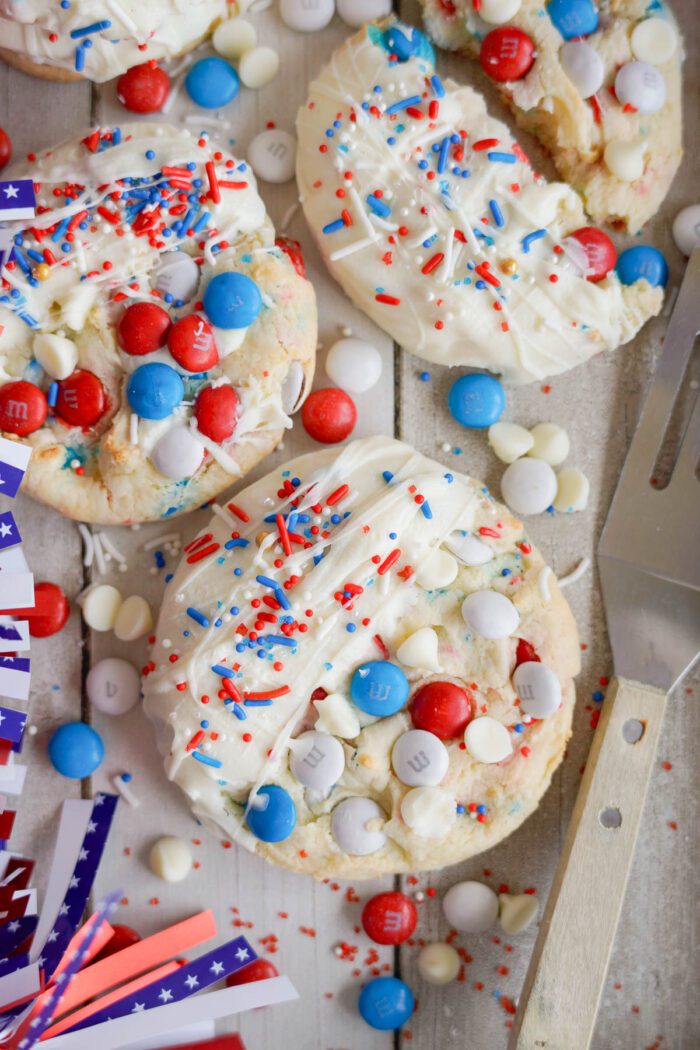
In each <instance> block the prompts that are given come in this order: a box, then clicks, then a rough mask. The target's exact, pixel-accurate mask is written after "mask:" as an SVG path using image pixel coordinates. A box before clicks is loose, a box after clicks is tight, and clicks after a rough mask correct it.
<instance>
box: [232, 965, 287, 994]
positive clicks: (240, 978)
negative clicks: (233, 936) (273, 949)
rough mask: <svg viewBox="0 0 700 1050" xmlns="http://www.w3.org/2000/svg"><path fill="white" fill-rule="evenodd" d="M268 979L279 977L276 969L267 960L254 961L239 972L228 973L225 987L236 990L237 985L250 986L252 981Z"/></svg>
mask: <svg viewBox="0 0 700 1050" xmlns="http://www.w3.org/2000/svg"><path fill="white" fill-rule="evenodd" d="M270 977H279V972H278V970H277V967H276V966H275V965H274V964H273V963H271V962H270V961H269V959H255V960H253V962H252V963H248V965H247V966H244V967H243V968H242V969H241V970H236V972H235V973H230V974H229V975H228V977H227V978H226V987H227V988H236V987H238V985H239V984H250V983H251V982H252V981H267V980H268V979H269V978H270Z"/></svg>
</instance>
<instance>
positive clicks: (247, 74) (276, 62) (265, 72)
mask: <svg viewBox="0 0 700 1050" xmlns="http://www.w3.org/2000/svg"><path fill="white" fill-rule="evenodd" d="M279 68H280V56H279V55H278V54H277V52H276V51H275V50H274V48H272V47H253V48H251V49H250V51H246V53H245V54H244V55H243V57H242V58H241V61H240V63H239V66H238V75H239V76H240V78H241V81H242V82H243V83H244V84H245V86H246V87H249V88H254V89H257V88H261V87H264V86H265V84H269V83H270V81H271V80H274V79H275V77H276V76H277V74H278V72H279Z"/></svg>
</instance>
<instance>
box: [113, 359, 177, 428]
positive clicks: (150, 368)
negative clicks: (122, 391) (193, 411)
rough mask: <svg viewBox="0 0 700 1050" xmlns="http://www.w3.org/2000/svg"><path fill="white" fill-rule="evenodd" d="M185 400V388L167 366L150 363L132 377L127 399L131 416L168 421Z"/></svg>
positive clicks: (128, 386)
mask: <svg viewBox="0 0 700 1050" xmlns="http://www.w3.org/2000/svg"><path fill="white" fill-rule="evenodd" d="M184 396H185V385H184V383H183V382H182V378H181V377H180V375H179V373H178V372H176V371H175V369H174V368H171V367H170V365H164V364H161V362H160V361H153V362H151V363H150V364H147V365H139V367H138V368H137V369H136V370H135V371H134V372H132V373H131V375H130V376H129V381H128V383H127V384H126V397H127V400H128V402H129V405H130V406H131V409H132V411H133V412H135V413H136V415H137V416H142V417H143V418H144V419H167V417H168V416H170V415H172V413H173V412H174V410H175V409H176V408H177V406H178V405H179V404H180V402H181V401H182V399H183V397H184Z"/></svg>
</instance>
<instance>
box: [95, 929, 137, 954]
mask: <svg viewBox="0 0 700 1050" xmlns="http://www.w3.org/2000/svg"><path fill="white" fill-rule="evenodd" d="M112 931H113V932H112V936H111V937H110V938H109V940H108V941H107V943H106V944H105V946H104V948H102V950H101V951H100V952H98V953H97V955H96V956H95V958H94V960H93V961H94V962H99V961H100V960H101V959H108V958H109V956H110V955H116V953H117V952H120V951H121V950H122V949H123V948H130V947H131V945H132V944H138V943H139V941H140V940H141V938H140V936H139V935H138V933H137V932H136V930H132V928H131V926H120V925H116V926H113V927H112Z"/></svg>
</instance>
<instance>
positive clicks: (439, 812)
mask: <svg viewBox="0 0 700 1050" xmlns="http://www.w3.org/2000/svg"><path fill="white" fill-rule="evenodd" d="M401 816H402V818H403V820H404V822H405V823H406V824H408V826H409V828H410V829H411V830H412V831H414V832H415V834H416V835H420V836H421V837H422V838H426V839H443V838H446V836H447V835H449V833H450V829H451V828H452V826H453V824H454V822H455V820H456V819H457V810H456V807H455V800H454V798H453V796H452V793H451V792H449V791H444V790H443V789H442V788H439V787H417V788H414V789H413V791H409V792H408V794H407V795H405V796H404V798H403V801H402V802H401Z"/></svg>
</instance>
